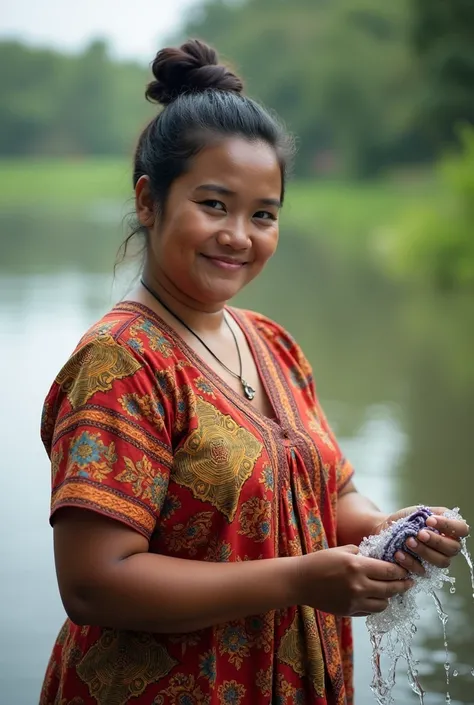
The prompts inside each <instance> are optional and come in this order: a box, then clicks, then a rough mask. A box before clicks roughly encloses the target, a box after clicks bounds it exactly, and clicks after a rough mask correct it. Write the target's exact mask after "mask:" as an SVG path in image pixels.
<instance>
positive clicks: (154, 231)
mask: <svg viewBox="0 0 474 705" xmlns="http://www.w3.org/2000/svg"><path fill="white" fill-rule="evenodd" d="M281 186H282V184H281V172H280V167H279V164H278V160H277V157H276V155H275V152H274V150H273V149H272V148H271V147H270V146H268V145H267V144H265V143H261V142H249V141H247V140H245V139H241V138H230V139H223V140H221V141H219V142H218V143H216V144H214V145H212V146H209V147H206V148H205V149H203V150H202V151H201V152H200V153H199V154H198V155H197V156H196V157H195V158H194V159H193V160H192V162H191V165H190V168H189V170H188V171H187V172H186V173H185V174H183V175H182V176H180V177H179V178H178V179H176V180H175V181H174V182H173V184H172V185H171V188H170V191H169V195H168V199H167V202H166V205H165V211H164V213H163V215H162V217H161V218H156V219H155V221H154V223H153V226H152V227H151V228H150V229H149V234H150V238H149V248H148V261H147V268H148V270H149V271H150V272H151V273H152V275H153V277H154V278H155V279H156V280H157V281H158V282H160V283H161V284H162V285H163V286H165V287H166V289H167V290H168V291H170V293H174V294H175V295H179V297H180V298H181V299H182V298H183V295H184V297H185V299H186V300H187V301H188V302H189V303H192V302H194V303H195V304H199V305H200V306H203V307H205V308H206V309H214V308H217V307H218V306H219V305H222V304H223V303H224V302H226V301H228V300H229V299H231V298H232V297H233V296H235V295H236V294H237V293H238V292H239V291H240V290H241V289H242V288H243V287H244V286H245V285H246V284H248V283H249V282H250V281H251V280H252V279H254V277H256V276H257V274H259V272H260V271H261V270H262V268H263V267H264V265H265V264H266V262H267V261H268V259H269V258H270V257H271V256H272V255H273V253H274V252H275V249H276V246H277V242H278V213H279V208H280V197H281ZM139 216H140V211H139ZM170 287H171V289H170Z"/></svg>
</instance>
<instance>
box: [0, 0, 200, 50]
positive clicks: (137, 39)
mask: <svg viewBox="0 0 474 705" xmlns="http://www.w3.org/2000/svg"><path fill="white" fill-rule="evenodd" d="M198 3H199V0H75V1H74V2H72V1H71V0H3V2H1V1H0V4H1V10H0V39H4V38H6V37H14V38H17V39H21V40H24V41H27V42H28V43H31V44H34V45H37V46H48V47H54V48H59V49H66V50H69V51H76V50H78V49H81V48H82V47H83V46H84V45H85V44H87V42H88V41H90V40H91V39H92V38H94V37H103V38H105V39H107V40H108V41H109V43H110V46H111V49H112V51H113V54H114V55H116V56H120V57H126V58H136V59H139V60H140V61H143V62H149V61H151V59H152V58H153V56H154V54H155V53H156V51H157V49H158V48H159V47H160V45H161V43H162V41H163V40H164V39H165V37H166V35H169V34H170V32H173V31H174V30H175V29H177V27H178V26H179V25H180V23H181V21H182V19H183V18H185V17H186V12H187V11H189V8H190V7H192V6H193V5H197V4H198Z"/></svg>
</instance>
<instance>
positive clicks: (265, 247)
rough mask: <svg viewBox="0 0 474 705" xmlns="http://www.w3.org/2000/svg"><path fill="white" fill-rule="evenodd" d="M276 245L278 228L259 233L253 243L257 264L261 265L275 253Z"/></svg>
mask: <svg viewBox="0 0 474 705" xmlns="http://www.w3.org/2000/svg"><path fill="white" fill-rule="evenodd" d="M277 245H278V228H274V229H272V231H271V232H266V233H264V234H263V235H260V236H259V237H258V238H257V239H256V240H255V243H254V247H255V251H256V254H257V256H256V258H255V259H256V260H258V264H259V265H260V266H263V265H264V264H265V262H266V261H267V260H269V259H270V257H272V255H274V254H275V251H276V248H277Z"/></svg>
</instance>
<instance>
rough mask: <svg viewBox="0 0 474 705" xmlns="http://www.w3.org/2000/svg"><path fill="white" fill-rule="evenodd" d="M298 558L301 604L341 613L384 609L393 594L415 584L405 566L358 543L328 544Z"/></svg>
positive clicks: (350, 613)
mask: <svg viewBox="0 0 474 705" xmlns="http://www.w3.org/2000/svg"><path fill="white" fill-rule="evenodd" d="M298 560H299V566H298V568H297V577H296V597H297V604H300V605H309V606H310V607H314V608H315V609H318V610H321V611H322V612H329V613H331V614H335V615H338V616H348V617H356V616H357V617H361V616H367V615H368V614H371V613H373V612H383V610H384V609H386V607H387V606H388V600H389V598H390V597H393V596H394V595H401V594H403V593H405V592H407V590H409V589H410V588H411V587H412V586H413V580H411V579H410V578H408V577H407V576H408V573H407V571H406V570H405V569H404V568H402V567H401V566H399V565H397V564H395V563H388V562H387V561H381V560H377V559H375V558H367V557H366V556H362V555H360V554H359V549H358V548H357V546H351V545H349V546H339V547H337V548H328V549H324V550H322V551H318V552H316V553H310V554H308V555H305V556H301V558H299V559H298Z"/></svg>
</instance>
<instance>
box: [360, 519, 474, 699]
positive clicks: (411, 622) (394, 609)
mask: <svg viewBox="0 0 474 705" xmlns="http://www.w3.org/2000/svg"><path fill="white" fill-rule="evenodd" d="M419 510H420V511H421V512H426V508H424V507H419ZM444 516H446V517H447V518H448V519H458V520H463V518H462V516H461V514H460V513H459V509H458V508H457V507H456V508H455V509H453V510H449V511H447V512H445V513H444ZM412 517H413V515H412ZM408 521H410V518H408V519H399V520H398V521H396V522H394V523H393V524H392V525H391V526H390V527H388V528H387V529H384V530H383V531H381V532H380V534H378V535H377V536H369V537H368V538H365V539H364V540H363V541H362V543H361V544H360V547H359V550H360V554H361V555H363V556H369V557H370V558H379V559H382V558H384V559H386V550H387V545H389V544H393V540H394V537H395V536H396V534H397V532H401V531H403V528H404V526H406V524H407V522H408ZM461 555H463V556H464V559H465V561H466V563H467V565H468V568H469V572H470V577H471V587H472V596H473V598H474V571H473V564H472V559H471V556H470V554H469V551H468V549H467V543H466V539H461ZM422 563H423V567H424V569H425V575H424V576H419V575H411V576H410V577H411V578H412V579H413V582H414V585H413V587H412V588H411V589H410V590H409V591H408V592H406V593H405V594H404V595H396V596H395V597H392V598H391V599H390V600H389V604H388V607H387V609H386V610H384V611H383V612H380V613H377V614H371V615H369V617H367V619H366V625H367V629H368V631H369V636H370V643H371V645H372V670H373V678H372V683H371V686H370V687H371V690H372V692H373V694H374V696H375V699H376V701H377V703H378V705H394V703H395V701H394V699H393V697H392V690H393V687H394V685H395V671H396V667H397V664H398V662H399V661H400V659H404V660H405V662H406V664H407V677H408V683H409V685H410V687H411V689H412V691H413V692H414V693H416V695H418V697H419V700H420V704H421V705H424V695H425V691H424V690H423V688H422V686H421V683H420V681H419V679H418V669H417V666H418V662H417V661H416V660H415V659H414V657H413V653H412V650H411V644H412V641H413V637H414V636H415V634H416V632H417V626H416V622H417V621H418V620H419V619H420V613H419V611H418V607H417V597H418V595H419V594H420V593H424V594H427V595H429V596H430V597H431V599H432V600H433V602H434V604H435V608H436V612H437V614H438V617H439V619H440V621H441V624H442V627H443V644H444V649H445V654H446V658H445V663H444V670H445V672H446V689H447V692H446V703H451V696H450V694H449V685H450V668H451V665H450V662H449V651H448V640H447V632H446V624H447V621H448V615H447V614H446V612H445V611H444V610H443V607H442V604H441V601H440V599H439V597H438V596H437V594H436V592H435V591H436V590H441V589H442V588H443V586H444V584H445V583H449V584H450V586H451V587H450V593H454V592H455V591H456V588H455V587H454V582H455V578H454V577H452V576H450V575H449V571H448V569H443V568H437V567H436V566H433V565H431V564H429V563H426V562H425V561H422ZM383 655H385V656H387V657H388V661H389V667H388V672H387V674H386V675H384V674H383V672H382V666H381V657H382V656H383ZM457 675H458V672H457V671H453V676H457ZM471 675H473V676H474V668H473V669H472V670H471Z"/></svg>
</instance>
